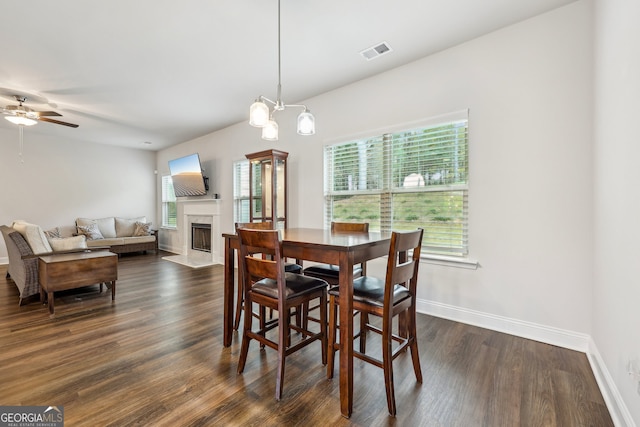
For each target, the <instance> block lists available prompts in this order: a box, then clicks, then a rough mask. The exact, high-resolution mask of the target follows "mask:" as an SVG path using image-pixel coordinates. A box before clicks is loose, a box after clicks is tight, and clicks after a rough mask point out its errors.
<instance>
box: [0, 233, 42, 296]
mask: <svg viewBox="0 0 640 427" xmlns="http://www.w3.org/2000/svg"><path fill="white" fill-rule="evenodd" d="M0 230H1V231H2V236H3V237H4V242H5V245H6V246H7V253H8V255H9V267H8V269H7V278H10V279H11V280H13V282H14V283H15V284H16V286H17V287H18V291H20V305H22V304H24V303H25V301H26V299H27V298H28V297H30V296H32V295H36V294H37V295H39V294H40V286H39V284H38V257H37V256H36V255H34V253H33V250H31V247H30V246H29V244H28V243H27V241H26V240H25V238H24V236H23V235H22V234H20V233H19V232H18V231H16V230H14V229H13V228H11V227H7V226H6V225H0Z"/></svg>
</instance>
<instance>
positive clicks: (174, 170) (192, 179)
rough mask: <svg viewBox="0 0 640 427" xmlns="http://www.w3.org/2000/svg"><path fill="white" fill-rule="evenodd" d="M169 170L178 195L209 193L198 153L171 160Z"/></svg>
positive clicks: (174, 189) (202, 194)
mask: <svg viewBox="0 0 640 427" xmlns="http://www.w3.org/2000/svg"><path fill="white" fill-rule="evenodd" d="M169 170H170V171H171V180H172V181H173V191H174V192H175V194H176V197H186V196H204V195H206V194H207V190H208V188H207V187H208V186H207V177H205V176H204V175H203V174H202V166H201V165H200V156H199V155H198V153H194V154H190V155H188V156H184V157H180V158H179V159H174V160H169Z"/></svg>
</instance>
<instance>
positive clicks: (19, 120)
mask: <svg viewBox="0 0 640 427" xmlns="http://www.w3.org/2000/svg"><path fill="white" fill-rule="evenodd" d="M5 119H7V120H9V121H10V122H11V123H13V124H16V125H22V126H33V125H35V124H36V123H38V121H37V120H33V119H30V118H28V117H24V116H5Z"/></svg>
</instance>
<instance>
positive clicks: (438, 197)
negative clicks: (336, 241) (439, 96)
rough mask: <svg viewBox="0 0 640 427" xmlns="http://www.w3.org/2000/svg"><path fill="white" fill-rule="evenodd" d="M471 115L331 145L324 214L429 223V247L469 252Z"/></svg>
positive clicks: (402, 226) (384, 224)
mask: <svg viewBox="0 0 640 427" xmlns="http://www.w3.org/2000/svg"><path fill="white" fill-rule="evenodd" d="M467 123H468V119H467V112H466V111H464V112H461V113H458V114H456V115H455V116H453V117H452V116H448V117H447V120H446V121H436V122H435V123H428V124H426V125H422V126H419V127H415V128H412V129H406V130H399V131H393V132H389V133H384V134H382V135H379V136H374V137H370V138H363V139H359V140H354V141H349V142H345V143H340V144H335V145H330V146H326V147H325V207H326V213H325V219H326V222H327V225H328V224H329V223H330V222H331V221H366V222H369V227H370V229H372V230H381V231H391V230H412V229H415V228H417V227H422V228H424V230H425V232H424V240H423V250H424V251H426V252H430V253H439V254H448V255H461V256H462V255H466V254H467V253H468V248H467V247H468V238H467V236H468V227H467V222H468V202H467V199H468V158H469V157H468V132H467V129H468V126H467Z"/></svg>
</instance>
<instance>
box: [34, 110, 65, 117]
mask: <svg viewBox="0 0 640 427" xmlns="http://www.w3.org/2000/svg"><path fill="white" fill-rule="evenodd" d="M34 113H35V114H36V115H37V116H38V117H42V116H56V117H62V114H58V113H56V112H55V111H34Z"/></svg>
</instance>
